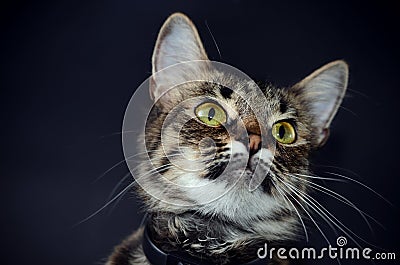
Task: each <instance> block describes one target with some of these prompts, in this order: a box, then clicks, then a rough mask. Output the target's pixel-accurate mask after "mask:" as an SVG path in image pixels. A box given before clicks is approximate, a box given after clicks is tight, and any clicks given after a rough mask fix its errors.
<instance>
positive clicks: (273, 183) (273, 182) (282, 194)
mask: <svg viewBox="0 0 400 265" xmlns="http://www.w3.org/2000/svg"><path fill="white" fill-rule="evenodd" d="M271 183H272V185H274V187H275V189H276V190H277V191H278V192H279V194H281V196H283V197H284V198H286V201H288V202H289V203H290V204H291V205H292V207H293V209H294V210H295V211H296V214H297V216H298V217H299V219H300V222H301V225H302V226H303V230H304V234H305V236H306V241H307V242H308V233H307V229H306V226H305V224H304V222H303V218H301V215H300V213H299V211H298V210H297V208H296V206H294V204H293V203H292V201H291V200H289V198H288V197H287V196H286V195H285V194H284V193H282V192H281V190H280V188H279V187H278V186H277V185H276V184H275V181H274V180H272V181H271Z"/></svg>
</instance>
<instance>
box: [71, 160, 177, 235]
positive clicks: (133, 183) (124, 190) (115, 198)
mask: <svg viewBox="0 0 400 265" xmlns="http://www.w3.org/2000/svg"><path fill="white" fill-rule="evenodd" d="M167 166H170V164H166V165H162V166H160V167H158V168H154V169H152V170H150V171H148V172H146V173H145V174H143V175H141V176H139V177H137V178H136V179H135V180H134V181H132V183H130V184H129V185H128V186H126V187H125V188H124V189H123V190H122V191H120V192H119V193H118V194H117V195H115V196H114V197H113V198H112V199H111V200H109V201H108V202H107V203H105V204H104V205H103V206H102V207H100V208H99V209H98V210H97V211H95V212H94V213H92V214H91V215H89V216H88V217H86V218H85V219H83V220H81V221H80V222H78V223H77V224H75V225H73V226H72V227H73V228H74V227H76V226H78V225H80V224H82V223H84V222H86V221H88V220H90V219H91V218H93V217H94V216H96V215H97V214H98V213H100V212H101V211H103V210H104V209H105V208H106V207H108V206H109V205H110V204H112V203H113V202H114V201H115V200H117V199H118V198H119V197H120V196H121V195H123V194H125V193H126V192H127V191H128V190H129V189H130V188H132V187H133V186H134V185H135V183H136V181H137V180H138V179H139V178H142V177H144V176H147V175H151V174H154V173H156V172H157V170H159V169H162V168H164V167H167ZM154 171H156V172H154Z"/></svg>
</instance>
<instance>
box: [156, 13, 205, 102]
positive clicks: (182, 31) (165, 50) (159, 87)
mask: <svg viewBox="0 0 400 265" xmlns="http://www.w3.org/2000/svg"><path fill="white" fill-rule="evenodd" d="M197 60H208V57H207V54H206V52H205V50H204V48H203V44H202V42H201V40H200V37H199V34H198V32H197V30H196V27H195V26H194V25H193V23H192V21H190V19H189V18H188V17H187V16H185V15H184V14H181V13H175V14H172V15H171V16H170V17H169V18H168V19H167V20H166V21H165V23H164V25H163V26H162V28H161V30H160V33H159V34H158V38H157V42H156V46H155V49H154V52H153V58H152V64H153V65H152V67H153V69H152V70H153V71H152V72H153V80H152V81H153V82H152V84H151V86H150V95H151V96H152V98H153V99H154V98H158V97H159V96H160V95H161V94H163V93H164V92H165V91H163V90H165V89H168V84H171V82H172V83H173V82H174V81H173V80H171V79H170V78H171V76H170V73H168V74H167V72H168V71H161V72H159V71H160V70H163V69H165V68H167V67H169V66H172V65H175V64H178V63H182V62H189V61H197ZM190 70H191V71H195V70H196V69H190ZM158 72H159V73H158ZM163 72H164V73H165V74H163ZM156 73H157V74H156Z"/></svg>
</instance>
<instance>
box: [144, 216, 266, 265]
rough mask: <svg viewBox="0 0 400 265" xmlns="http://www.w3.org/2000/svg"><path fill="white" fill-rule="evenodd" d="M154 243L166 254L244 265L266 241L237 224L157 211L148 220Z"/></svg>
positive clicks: (215, 262) (216, 262) (214, 218)
mask: <svg viewBox="0 0 400 265" xmlns="http://www.w3.org/2000/svg"><path fill="white" fill-rule="evenodd" d="M148 222H149V223H148V225H149V226H150V227H149V230H150V233H151V237H152V240H153V241H154V242H155V243H156V245H157V246H158V247H159V248H161V249H162V250H163V251H165V252H174V251H182V252H186V253H189V254H191V255H192V256H195V257H200V256H201V257H202V258H204V257H206V259H207V260H208V261H209V262H210V263H213V264H227V263H233V262H234V263H235V264H239V263H245V262H248V261H251V260H254V259H255V258H256V254H257V250H258V248H260V247H262V246H263V244H264V243H265V242H266V241H265V239H263V238H262V237H258V236H257V235H254V234H252V233H251V232H249V231H247V230H246V229H245V228H243V227H240V226H238V225H237V224H234V223H230V222H227V221H223V220H221V219H219V218H217V217H206V216H202V215H200V214H198V213H195V212H185V213H181V214H173V213H165V212H164V213H163V212H158V213H155V214H153V215H151V217H149V220H148Z"/></svg>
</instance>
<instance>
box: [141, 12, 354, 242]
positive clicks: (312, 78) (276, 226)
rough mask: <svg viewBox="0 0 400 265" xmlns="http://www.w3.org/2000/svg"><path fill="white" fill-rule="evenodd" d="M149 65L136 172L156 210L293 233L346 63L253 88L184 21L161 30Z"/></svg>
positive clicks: (179, 18)
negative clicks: (148, 106)
mask: <svg viewBox="0 0 400 265" xmlns="http://www.w3.org/2000/svg"><path fill="white" fill-rule="evenodd" d="M152 63H153V75H152V79H151V84H150V95H151V97H152V98H153V100H154V106H153V109H152V110H151V112H150V115H149V117H148V120H147V124H146V131H145V135H144V140H145V145H146V149H147V150H146V151H147V153H148V154H149V159H147V160H146V161H144V162H142V164H141V166H140V167H139V173H138V175H139V176H141V177H142V181H141V183H142V184H144V185H141V186H142V188H143V190H145V191H146V192H143V193H142V194H143V197H144V199H145V201H146V203H147V205H148V206H149V209H150V211H169V212H174V213H180V212H184V211H188V210H191V211H196V212H197V213H198V214H201V215H204V216H213V217H216V218H221V219H223V220H228V221H230V222H234V223H237V224H241V225H247V226H253V227H254V229H255V230H257V229H258V231H256V232H257V233H270V232H271V231H274V233H275V234H276V235H279V237H282V236H285V235H288V236H289V233H290V231H292V228H293V227H295V226H296V223H298V221H299V219H298V217H297V212H298V211H301V208H300V207H299V206H298V205H297V203H296V199H295V198H298V197H300V196H302V195H301V194H302V192H307V185H306V182H304V181H302V180H301V179H302V175H307V174H309V154H310V152H312V151H313V150H315V149H317V148H318V147H320V146H321V145H323V144H324V142H325V141H326V139H327V137H328V132H329V126H330V123H331V121H332V119H333V117H334V116H335V113H336V111H337V110H338V107H339V105H340V103H341V101H342V98H343V96H344V94H345V90H346V86H347V79H348V67H347V64H346V63H345V62H343V61H335V62H332V63H329V64H327V65H325V66H323V67H321V68H320V69H318V70H316V71H315V72H314V73H312V74H311V75H309V76H308V77H306V78H305V79H303V80H302V81H300V82H299V83H297V84H296V85H294V86H292V87H289V88H277V87H273V86H271V85H257V84H256V83H254V82H253V81H252V80H251V79H249V78H248V77H247V76H246V75H244V74H243V75H241V74H240V73H239V71H235V70H234V69H233V68H230V67H229V66H226V65H225V66H224V65H222V64H218V63H213V62H211V61H209V59H208V57H207V55H206V52H205V50H204V48H203V45H202V43H201V41H200V37H199V35H198V33H197V30H196V28H195V27H194V25H193V24H192V22H191V21H190V20H189V19H188V18H187V17H186V16H184V15H182V14H174V15H172V16H170V17H169V18H168V20H167V21H166V22H165V24H164V25H163V27H162V29H161V31H160V33H159V35H158V39H157V43H156V46H155V50H154V54H153V59H152ZM155 173H157V174H155ZM143 190H142V191H143ZM149 194H150V195H149ZM295 207H297V208H298V209H295ZM265 221H268V222H265ZM255 223H258V225H254V224H255ZM261 224H262V225H261Z"/></svg>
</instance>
